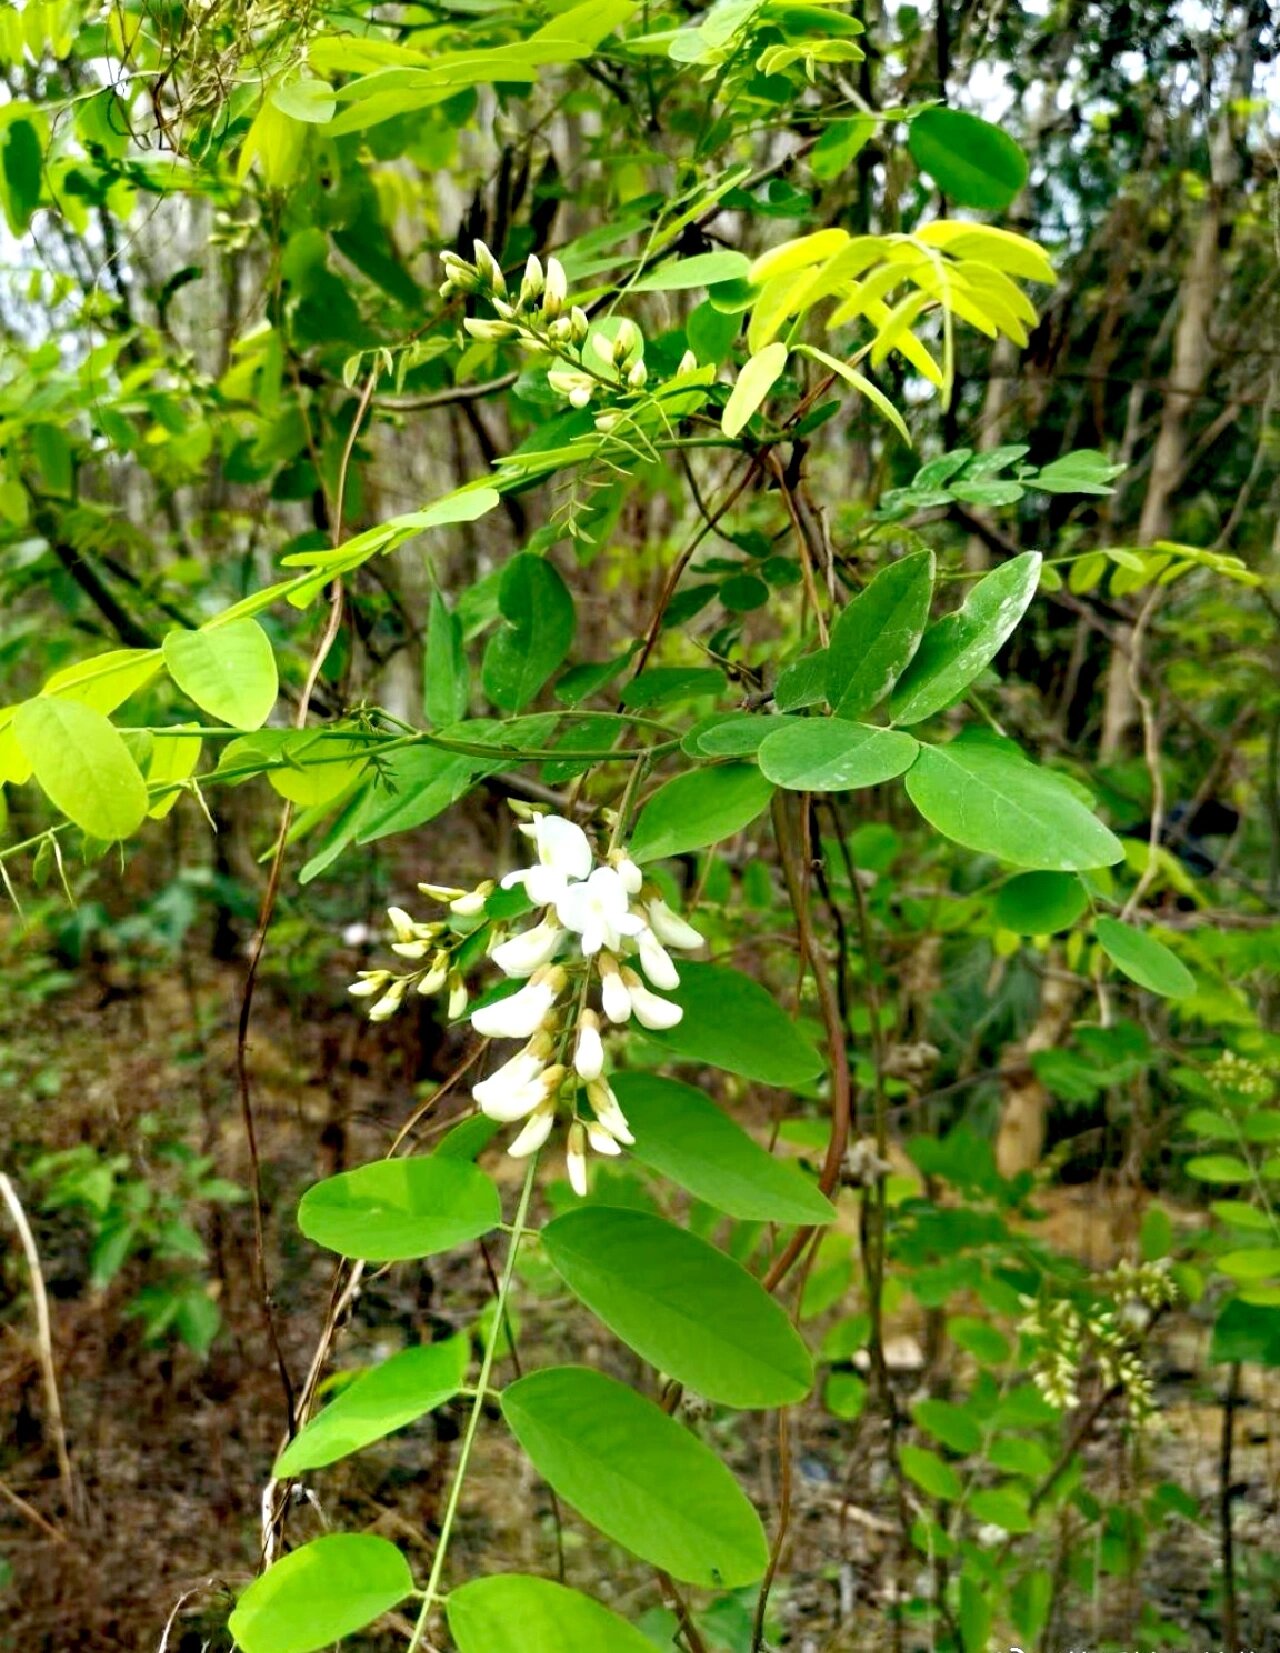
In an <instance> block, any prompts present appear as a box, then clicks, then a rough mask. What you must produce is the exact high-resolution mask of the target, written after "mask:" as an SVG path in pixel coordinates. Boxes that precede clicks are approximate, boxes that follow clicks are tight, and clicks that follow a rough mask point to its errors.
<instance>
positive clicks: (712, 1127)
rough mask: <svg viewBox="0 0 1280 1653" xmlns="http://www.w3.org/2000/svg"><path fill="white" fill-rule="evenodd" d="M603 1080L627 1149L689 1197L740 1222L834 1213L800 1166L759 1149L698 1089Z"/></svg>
mask: <svg viewBox="0 0 1280 1653" xmlns="http://www.w3.org/2000/svg"><path fill="white" fill-rule="evenodd" d="M610 1082H611V1084H612V1085H613V1089H614V1091H615V1093H616V1095H617V1098H618V1101H619V1102H620V1103H621V1105H622V1111H623V1112H624V1113H625V1114H626V1116H627V1120H628V1122H629V1124H630V1126H631V1129H632V1131H633V1132H634V1133H635V1138H636V1140H635V1144H634V1146H633V1147H632V1148H631V1149H630V1150H629V1152H630V1153H631V1154H632V1156H633V1157H634V1158H635V1159H638V1160H639V1161H640V1163H641V1164H642V1165H647V1166H648V1167H649V1169H650V1170H652V1171H658V1172H660V1173H661V1175H662V1176H664V1177H670V1179H671V1180H672V1182H674V1183H677V1184H678V1185H679V1186H680V1187H681V1188H684V1189H686V1190H687V1191H688V1192H689V1193H690V1194H692V1195H693V1196H694V1197H695V1198H696V1199H699V1200H704V1201H705V1202H706V1203H707V1204H708V1205H712V1206H714V1207H715V1208H716V1210H717V1211H723V1212H725V1213H727V1215H729V1216H730V1217H739V1218H741V1219H743V1220H744V1221H746V1222H770V1223H788V1224H790V1223H805V1224H814V1225H818V1224H823V1223H829V1222H831V1221H832V1220H833V1219H834V1217H835V1208H834V1207H833V1206H832V1205H831V1203H830V1201H829V1200H827V1199H826V1198H825V1196H824V1195H822V1194H821V1193H819V1191H818V1190H817V1188H815V1187H814V1185H813V1183H811V1182H810V1181H809V1180H808V1178H806V1177H805V1175H804V1174H803V1172H801V1171H800V1170H799V1169H798V1168H797V1167H796V1166H794V1165H792V1164H790V1163H788V1161H786V1160H780V1159H775V1158H774V1157H773V1155H772V1154H770V1153H766V1151H765V1150H764V1149H763V1148H762V1147H761V1146H760V1144H759V1143H758V1142H756V1141H755V1139H754V1138H753V1137H750V1136H748V1135H747V1133H746V1132H745V1131H744V1130H743V1129H742V1127H741V1126H740V1125H738V1124H735V1122H734V1121H733V1120H732V1119H730V1118H729V1116H728V1115H727V1114H726V1113H725V1112H724V1110H723V1109H721V1108H718V1107H717V1106H716V1104H715V1103H714V1102H713V1101H712V1100H711V1098H710V1097H709V1096H705V1095H704V1094H703V1093H702V1091H700V1090H695V1089H694V1087H693V1086H692V1085H683V1084H681V1083H680V1082H679V1081H678V1080H676V1079H659V1078H656V1077H655V1076H654V1075H653V1074H649V1073H615V1074H614V1075H613V1076H612V1079H611V1081H610Z"/></svg>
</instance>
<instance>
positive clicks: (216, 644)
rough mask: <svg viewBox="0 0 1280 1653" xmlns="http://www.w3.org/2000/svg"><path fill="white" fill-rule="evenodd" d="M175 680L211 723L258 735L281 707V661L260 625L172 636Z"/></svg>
mask: <svg viewBox="0 0 1280 1653" xmlns="http://www.w3.org/2000/svg"><path fill="white" fill-rule="evenodd" d="M164 660H165V665H166V666H168V668H169V675H170V676H171V677H172V678H173V681H174V682H175V683H176V684H177V685H178V687H179V688H180V689H181V690H182V692H183V694H185V695H188V696H189V697H190V698H191V699H192V700H194V701H195V703H196V705H197V706H199V707H200V709H201V711H204V712H208V713H209V715H210V717H216V718H218V719H219V720H220V721H221V722H223V723H229V724H231V726H232V727H233V728H236V729H257V728H258V727H259V726H260V725H261V724H263V723H265V722H266V720H267V718H268V716H269V715H270V713H271V708H272V707H273V706H274V705H275V703H276V695H277V694H278V693H279V689H280V684H279V680H278V678H277V676H276V657H275V655H274V654H273V653H272V650H271V643H270V640H269V639H268V637H267V634H266V632H265V631H263V629H262V627H261V626H260V625H259V624H258V622H257V621H256V620H233V621H232V622H231V623H230V624H229V625H225V626H215V627H206V628H205V629H204V630H203V631H171V632H170V633H169V635H168V636H167V637H166V638H165V640H164Z"/></svg>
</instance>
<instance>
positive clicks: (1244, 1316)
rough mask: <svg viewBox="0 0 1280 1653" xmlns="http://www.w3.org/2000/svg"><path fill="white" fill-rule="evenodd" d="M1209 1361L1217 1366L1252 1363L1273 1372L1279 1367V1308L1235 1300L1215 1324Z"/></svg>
mask: <svg viewBox="0 0 1280 1653" xmlns="http://www.w3.org/2000/svg"><path fill="white" fill-rule="evenodd" d="M1209 1359H1210V1360H1211V1361H1213V1362H1214V1363H1215V1364H1217V1363H1218V1362H1224V1361H1246V1360H1249V1361H1256V1362H1257V1363H1258V1365H1259V1366H1268V1367H1271V1368H1272V1369H1273V1370H1274V1369H1275V1368H1277V1367H1280V1309H1275V1308H1264V1307H1262V1306H1260V1305H1258V1304H1255V1303H1243V1302H1241V1301H1240V1299H1239V1298H1238V1297H1233V1298H1232V1299H1231V1301H1230V1302H1228V1303H1227V1304H1225V1305H1224V1307H1223V1310H1222V1313H1221V1314H1220V1315H1219V1316H1218V1319H1217V1322H1216V1323H1215V1325H1214V1328H1213V1338H1212V1340H1211V1341H1210V1344H1209Z"/></svg>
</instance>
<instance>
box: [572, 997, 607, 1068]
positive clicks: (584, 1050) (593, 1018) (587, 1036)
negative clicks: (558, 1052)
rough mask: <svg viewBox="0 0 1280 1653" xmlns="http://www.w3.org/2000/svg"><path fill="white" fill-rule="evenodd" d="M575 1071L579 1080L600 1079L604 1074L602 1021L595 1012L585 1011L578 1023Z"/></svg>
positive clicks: (574, 1052)
mask: <svg viewBox="0 0 1280 1653" xmlns="http://www.w3.org/2000/svg"><path fill="white" fill-rule="evenodd" d="M573 1071H574V1072H575V1073H576V1074H577V1075H578V1078H579V1079H599V1077H600V1075H601V1074H602V1073H603V1072H604V1042H603V1041H602V1039H601V1038H600V1019H599V1017H598V1016H597V1015H596V1013H595V1011H594V1010H584V1011H583V1012H582V1017H581V1019H580V1020H579V1022H578V1038H577V1042H576V1043H575V1045H574V1047H573Z"/></svg>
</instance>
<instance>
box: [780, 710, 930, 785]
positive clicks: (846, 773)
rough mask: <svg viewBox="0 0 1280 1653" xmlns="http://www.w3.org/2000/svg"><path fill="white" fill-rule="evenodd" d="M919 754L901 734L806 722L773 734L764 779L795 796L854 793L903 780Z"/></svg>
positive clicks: (791, 723)
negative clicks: (900, 776)
mask: <svg viewBox="0 0 1280 1653" xmlns="http://www.w3.org/2000/svg"><path fill="white" fill-rule="evenodd" d="M919 750H920V747H919V744H918V743H917V742H916V741H915V740H914V739H913V737H912V736H911V735H908V734H907V733H906V732H905V731H904V730H901V729H874V728H872V727H871V726H870V725H869V724H866V723H847V722H845V720H844V719H843V718H804V719H801V720H798V721H791V720H788V721H787V723H786V725H785V727H783V728H781V729H779V730H778V731H777V732H776V733H774V734H771V735H770V736H769V737H768V739H767V740H765V741H763V742H762V743H761V746H760V751H759V754H758V756H759V763H760V769H761V773H762V774H764V775H766V776H767V777H768V779H769V780H771V781H774V782H776V783H777V785H778V786H781V787H785V788H786V789H787V790H788V791H790V792H851V791H854V790H855V789H857V788H859V787H863V786H878V785H879V784H880V782H881V781H889V780H892V779H893V778H894V776H895V775H901V774H902V773H903V772H904V771H905V770H907V769H910V767H911V765H912V764H913V763H914V762H915V760H916V754H917V753H918V752H919Z"/></svg>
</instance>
